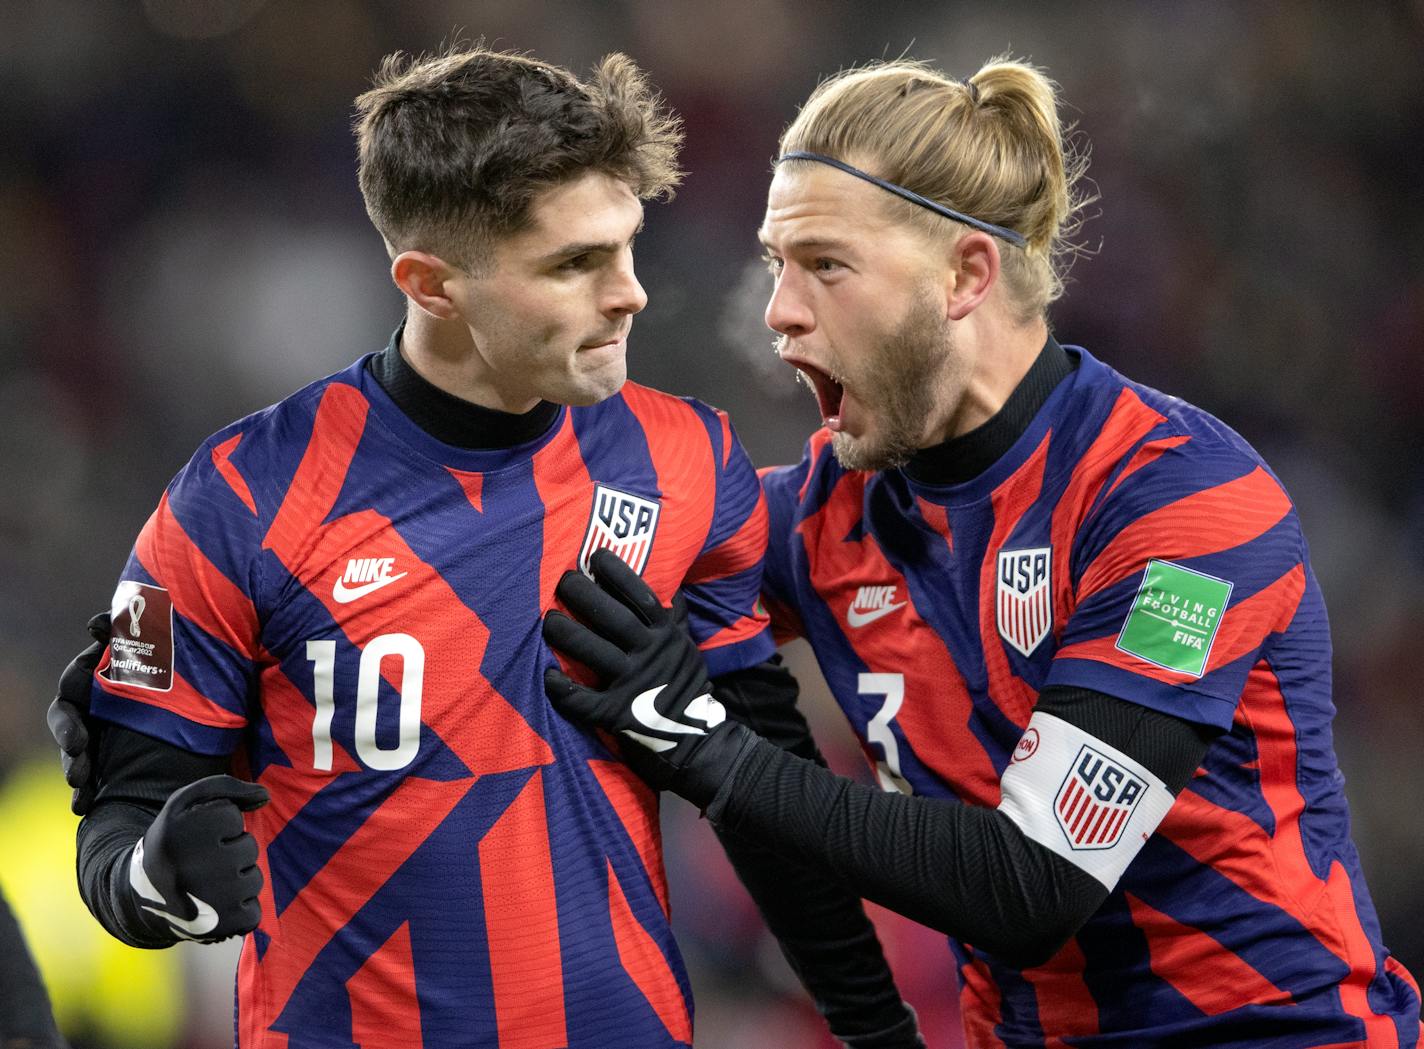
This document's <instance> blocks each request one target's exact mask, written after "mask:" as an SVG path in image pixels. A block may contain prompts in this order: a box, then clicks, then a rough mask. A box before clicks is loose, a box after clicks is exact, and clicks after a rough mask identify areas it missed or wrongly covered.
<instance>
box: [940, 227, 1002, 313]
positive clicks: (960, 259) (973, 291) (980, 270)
mask: <svg viewBox="0 0 1424 1049" xmlns="http://www.w3.org/2000/svg"><path fill="white" fill-rule="evenodd" d="M998 279H999V246H998V245H997V244H995V243H994V238H993V237H991V236H989V234H987V233H980V232H979V231H978V230H975V231H973V232H970V233H966V234H965V235H964V236H962V237H960V238H959V240H958V242H957V243H956V244H955V245H954V250H953V252H952V255H951V258H950V271H949V280H948V282H947V283H948V287H947V288H946V289H945V290H946V293H947V294H946V300H947V303H946V304H947V306H948V310H947V313H946V316H948V317H949V319H950V320H954V321H958V320H963V319H964V318H965V317H967V316H969V314H970V313H972V312H974V310H975V309H977V308H978V306H979V304H980V303H982V302H983V301H984V300H985V299H986V298H988V297H989V292H990V291H991V290H992V289H993V287H994V285H995V283H997V282H998Z"/></svg>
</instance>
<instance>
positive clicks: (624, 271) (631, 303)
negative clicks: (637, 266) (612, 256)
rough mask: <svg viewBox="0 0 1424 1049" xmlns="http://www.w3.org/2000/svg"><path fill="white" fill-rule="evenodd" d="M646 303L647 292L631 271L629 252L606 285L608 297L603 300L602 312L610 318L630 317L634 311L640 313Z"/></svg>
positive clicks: (631, 261) (631, 260)
mask: <svg viewBox="0 0 1424 1049" xmlns="http://www.w3.org/2000/svg"><path fill="white" fill-rule="evenodd" d="M647 304H648V293H647V292H646V291H644V290H643V286H642V285H641V284H639V283H638V276H637V274H636V273H634V272H633V259H632V255H631V253H630V254H629V255H628V257H627V258H626V259H625V260H624V261H623V262H622V263H620V264H619V265H618V266H617V267H615V268H614V271H613V275H612V277H611V279H610V281H609V285H608V297H607V299H606V300H605V304H604V308H603V314H604V316H605V317H608V318H609V319H610V320H615V319H617V318H619V317H630V316H632V315H633V314H635V313H642V312H643V307H644V306H646V305H647Z"/></svg>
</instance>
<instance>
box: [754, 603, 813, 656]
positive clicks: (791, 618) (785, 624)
mask: <svg viewBox="0 0 1424 1049" xmlns="http://www.w3.org/2000/svg"><path fill="white" fill-rule="evenodd" d="M761 604H762V607H763V608H765V609H766V611H767V614H768V615H770V616H771V637H772V640H773V641H775V642H776V643H777V644H778V645H784V644H786V643H787V642H788V641H795V640H796V639H797V638H798V637H804V636H805V634H806V628H805V627H804V626H803V625H802V623H801V617H800V616H798V615H797V614H796V613H795V611H793V610H792V608H791V606H790V605H788V604H784V603H782V602H781V601H778V600H777V599H776V598H774V597H772V596H771V595H770V594H768V593H766V592H765V591H763V592H762V595H761Z"/></svg>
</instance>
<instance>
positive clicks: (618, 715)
mask: <svg viewBox="0 0 1424 1049" xmlns="http://www.w3.org/2000/svg"><path fill="white" fill-rule="evenodd" d="M589 567H590V568H591V569H592V570H593V576H594V578H593V579H592V580H590V579H589V578H588V577H587V576H584V575H582V574H581V573H579V572H566V573H564V577H563V578H562V579H561V580H559V585H558V587H556V588H555V590H554V593H555V596H557V597H558V598H559V600H560V601H562V602H563V603H564V605H565V606H566V607H567V608H568V609H569V610H570V611H571V612H573V613H574V615H576V616H578V617H579V619H580V620H582V621H583V623H579V622H576V621H575V620H573V619H570V618H569V617H568V616H566V615H564V614H563V613H561V612H558V611H551V612H549V614H548V615H546V616H545V617H544V640H545V641H547V642H548V643H549V645H550V646H551V647H553V648H554V649H556V650H558V651H559V652H561V653H563V654H564V655H565V656H568V657H569V658H570V659H574V660H577V661H578V662H580V663H582V664H583V665H584V666H586V667H588V668H589V669H590V670H592V671H593V672H594V673H595V674H597V675H598V678H599V680H600V681H601V682H602V689H601V690H595V689H591V688H585V687H584V686H582V685H580V684H578V683H576V682H575V681H573V680H572V679H570V678H569V676H568V675H567V674H564V673H563V672H562V671H560V670H559V669H558V668H557V667H550V668H549V669H548V670H546V671H545V672H544V691H545V692H547V693H548V696H549V699H550V701H551V702H552V703H553V704H554V706H555V707H556V708H557V709H558V710H559V711H560V712H561V713H562V714H564V715H565V716H566V717H569V718H572V719H573V720H575V721H579V722H582V723H584V724H586V725H591V726H594V727H597V728H602V729H607V730H608V731H610V732H613V733H615V734H618V735H620V736H621V737H623V738H626V739H628V740H632V741H633V742H634V743H636V744H638V746H639V747H640V748H643V753H642V754H641V755H639V756H638V757H637V758H636V759H632V758H631V755H630V764H631V765H632V766H633V768H634V770H635V771H636V772H637V773H638V774H639V775H640V776H642V777H643V778H644V779H646V780H648V782H649V783H651V784H652V785H653V786H654V787H657V788H660V789H669V790H674V791H676V792H677V793H678V794H681V795H682V796H683V797H685V798H687V799H688V800H689V801H692V802H693V803H694V804H697V805H701V806H705V805H706V804H707V803H708V802H710V801H711V800H712V796H713V795H714V794H715V793H716V790H717V785H718V784H719V783H720V782H721V774H725V771H726V770H727V768H729V767H730V766H727V764H726V762H727V761H729V760H731V759H734V758H735V756H736V754H737V753H739V752H740V749H741V747H742V746H743V744H744V743H745V739H744V737H750V736H751V733H750V732H748V731H747V730H746V729H744V728H742V727H741V726H739V725H736V724H734V723H733V722H730V721H728V720H727V719H726V711H725V710H724V709H723V708H722V704H721V703H719V702H717V700H715V699H714V698H712V686H711V684H710V683H709V681H708V679H707V667H706V664H705V663H703V661H702V653H701V652H699V651H698V649H697V646H696V645H695V644H693V641H692V638H691V637H689V636H688V633H687V629H686V625H685V623H686V616H685V613H683V612H682V611H681V608H680V606H681V596H679V597H678V598H677V599H676V600H675V601H674V603H673V604H674V607H673V608H671V609H669V608H664V607H663V606H662V605H660V604H659V603H658V598H657V595H656V594H654V593H653V592H652V590H651V589H649V587H648V585H647V584H646V583H644V582H643V580H642V579H640V578H639V577H638V575H637V573H635V572H634V571H633V570H632V569H631V568H629V567H628V566H627V565H626V564H624V563H623V561H622V560H620V559H619V557H618V556H617V555H616V554H614V553H612V552H611V551H609V550H599V551H597V552H596V553H595V554H594V555H593V556H592V557H591V558H590V559H589ZM595 581H596V584H595ZM584 624H587V625H584ZM694 759H696V760H695V761H694ZM719 773H720V774H719Z"/></svg>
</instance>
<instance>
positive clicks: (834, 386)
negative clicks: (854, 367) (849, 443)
mask: <svg viewBox="0 0 1424 1049" xmlns="http://www.w3.org/2000/svg"><path fill="white" fill-rule="evenodd" d="M795 366H796V370H797V371H799V372H800V373H801V381H802V382H805V383H807V384H808V385H810V387H811V388H812V389H813V390H815V391H816V404H817V405H818V406H819V408H820V410H821V420H822V421H823V422H824V423H825V424H826V426H827V427H828V428H830V429H832V430H838V429H840V421H841V402H842V401H843V400H844V398H845V387H844V386H842V385H841V384H840V383H839V382H838V381H836V380H835V379H834V378H832V377H831V375H830V373H829V372H825V371H822V370H821V369H820V368H817V367H816V366H815V365H814V364H809V363H807V362H806V361H796V362H795Z"/></svg>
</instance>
